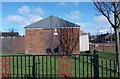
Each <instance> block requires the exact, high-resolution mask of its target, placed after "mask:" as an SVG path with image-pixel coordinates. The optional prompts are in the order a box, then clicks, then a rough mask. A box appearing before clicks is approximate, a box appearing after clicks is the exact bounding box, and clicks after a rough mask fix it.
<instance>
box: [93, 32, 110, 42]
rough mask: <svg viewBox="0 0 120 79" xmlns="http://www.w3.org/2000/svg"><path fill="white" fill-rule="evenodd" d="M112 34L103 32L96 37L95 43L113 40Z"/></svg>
mask: <svg viewBox="0 0 120 79" xmlns="http://www.w3.org/2000/svg"><path fill="white" fill-rule="evenodd" d="M111 37H112V34H111V33H106V34H101V35H98V36H97V37H96V39H94V42H95V43H107V42H110V41H111Z"/></svg>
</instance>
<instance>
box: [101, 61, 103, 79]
mask: <svg viewBox="0 0 120 79" xmlns="http://www.w3.org/2000/svg"><path fill="white" fill-rule="evenodd" d="M101 65H102V67H101V71H102V79H103V60H101Z"/></svg>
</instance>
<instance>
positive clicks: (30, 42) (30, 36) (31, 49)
mask: <svg viewBox="0 0 120 79" xmlns="http://www.w3.org/2000/svg"><path fill="white" fill-rule="evenodd" d="M79 27H80V26H79V25H76V24H74V23H71V22H69V21H66V20H63V19H62V18H58V17H55V16H49V17H47V18H45V19H43V20H40V21H37V22H35V23H33V24H31V25H28V26H26V27H25V53H26V54H46V53H49V52H54V49H55V48H56V50H57V47H60V46H61V44H60V40H59V39H60V33H62V31H63V29H64V31H67V30H68V31H67V32H69V33H71V32H70V30H73V31H74V32H76V31H77V33H78V35H81V34H82V33H84V32H83V31H81V30H80V28H79ZM61 29H62V30H61ZM65 29H67V30H65ZM74 36H75V33H74V35H73V36H71V37H74ZM74 38H75V37H74ZM77 42H78V44H79V38H78V41H77ZM75 51H76V52H79V51H80V49H79V45H76V47H75ZM59 52H60V49H59Z"/></svg>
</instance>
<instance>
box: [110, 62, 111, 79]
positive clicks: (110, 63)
mask: <svg viewBox="0 0 120 79" xmlns="http://www.w3.org/2000/svg"><path fill="white" fill-rule="evenodd" d="M110 78H111V60H110Z"/></svg>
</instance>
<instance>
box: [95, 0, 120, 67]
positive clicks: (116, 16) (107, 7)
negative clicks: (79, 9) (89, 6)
mask: <svg viewBox="0 0 120 79" xmlns="http://www.w3.org/2000/svg"><path fill="white" fill-rule="evenodd" d="M112 1H113V0H111V2H99V0H94V5H95V7H96V8H97V10H98V11H99V12H100V13H101V14H102V15H103V16H105V17H106V18H107V20H108V22H109V23H110V24H111V26H112V27H113V29H114V31H115V37H116V41H115V44H116V59H117V63H118V62H119V63H120V41H119V40H120V39H119V28H120V0H114V1H116V2H112ZM111 15H113V20H111V18H112V16H111ZM119 67H120V64H119Z"/></svg>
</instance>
